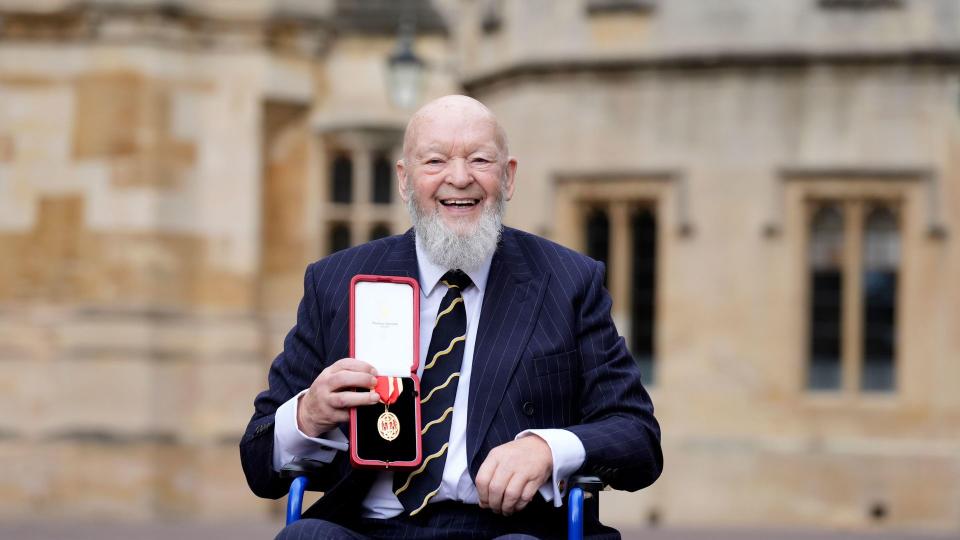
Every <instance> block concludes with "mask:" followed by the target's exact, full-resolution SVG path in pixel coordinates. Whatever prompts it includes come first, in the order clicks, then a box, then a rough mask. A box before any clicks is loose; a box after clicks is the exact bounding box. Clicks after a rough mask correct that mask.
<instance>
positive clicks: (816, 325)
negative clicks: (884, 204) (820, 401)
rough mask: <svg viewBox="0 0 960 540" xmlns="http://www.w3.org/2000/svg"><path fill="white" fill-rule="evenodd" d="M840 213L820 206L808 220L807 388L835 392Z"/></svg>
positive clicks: (840, 298) (840, 340) (840, 307)
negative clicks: (808, 338) (808, 337)
mask: <svg viewBox="0 0 960 540" xmlns="http://www.w3.org/2000/svg"><path fill="white" fill-rule="evenodd" d="M843 230H844V222H843V210H842V207H840V206H839V205H837V204H826V205H821V206H820V207H819V208H817V209H816V211H815V212H814V214H813V218H812V219H811V221H810V252H809V262H810V297H809V306H810V318H809V323H810V329H809V336H810V343H809V355H810V357H809V371H808V374H807V386H808V387H809V388H810V389H813V390H838V389H839V388H840V385H841V372H842V370H841V364H842V343H843V333H842V329H843V244H844V238H843Z"/></svg>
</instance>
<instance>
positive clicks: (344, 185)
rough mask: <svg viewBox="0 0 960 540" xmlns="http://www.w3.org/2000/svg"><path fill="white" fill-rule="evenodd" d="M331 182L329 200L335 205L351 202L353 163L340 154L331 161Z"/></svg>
mask: <svg viewBox="0 0 960 540" xmlns="http://www.w3.org/2000/svg"><path fill="white" fill-rule="evenodd" d="M331 176H332V179H333V181H332V182H331V184H330V200H332V201H333V202H335V203H350V202H351V201H353V161H352V160H351V159H350V158H349V157H347V156H345V155H343V154H341V155H338V156H337V157H336V158H334V160H333V173H332V175H331Z"/></svg>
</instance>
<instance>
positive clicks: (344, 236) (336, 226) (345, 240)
mask: <svg viewBox="0 0 960 540" xmlns="http://www.w3.org/2000/svg"><path fill="white" fill-rule="evenodd" d="M348 247H350V226H349V225H347V224H346V223H332V224H331V225H330V253H336V252H337V251H340V250H343V249H347V248H348Z"/></svg>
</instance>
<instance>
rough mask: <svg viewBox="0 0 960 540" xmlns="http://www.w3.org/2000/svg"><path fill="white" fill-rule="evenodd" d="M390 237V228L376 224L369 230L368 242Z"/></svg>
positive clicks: (382, 224)
mask: <svg viewBox="0 0 960 540" xmlns="http://www.w3.org/2000/svg"><path fill="white" fill-rule="evenodd" d="M388 236H390V227H387V225H386V224H384V223H378V224H376V225H374V226H373V228H372V229H370V240H377V239H380V238H386V237H388Z"/></svg>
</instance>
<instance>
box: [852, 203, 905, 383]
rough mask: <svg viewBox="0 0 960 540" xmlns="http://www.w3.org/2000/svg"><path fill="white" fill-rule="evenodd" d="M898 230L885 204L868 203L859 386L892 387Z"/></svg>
mask: <svg viewBox="0 0 960 540" xmlns="http://www.w3.org/2000/svg"><path fill="white" fill-rule="evenodd" d="M899 266H900V233H899V226H898V224H897V217H896V215H895V214H894V213H893V211H892V210H891V209H890V208H889V207H888V206H885V205H872V206H870V207H868V211H867V215H866V219H865V220H864V233H863V371H862V373H861V377H860V387H861V389H863V390H874V391H890V390H893V389H894V387H895V369H894V367H895V366H894V359H895V357H896V352H897V347H896V345H897V344H896V334H897V332H896V319H897V277H898V276H897V274H898V269H899Z"/></svg>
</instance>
